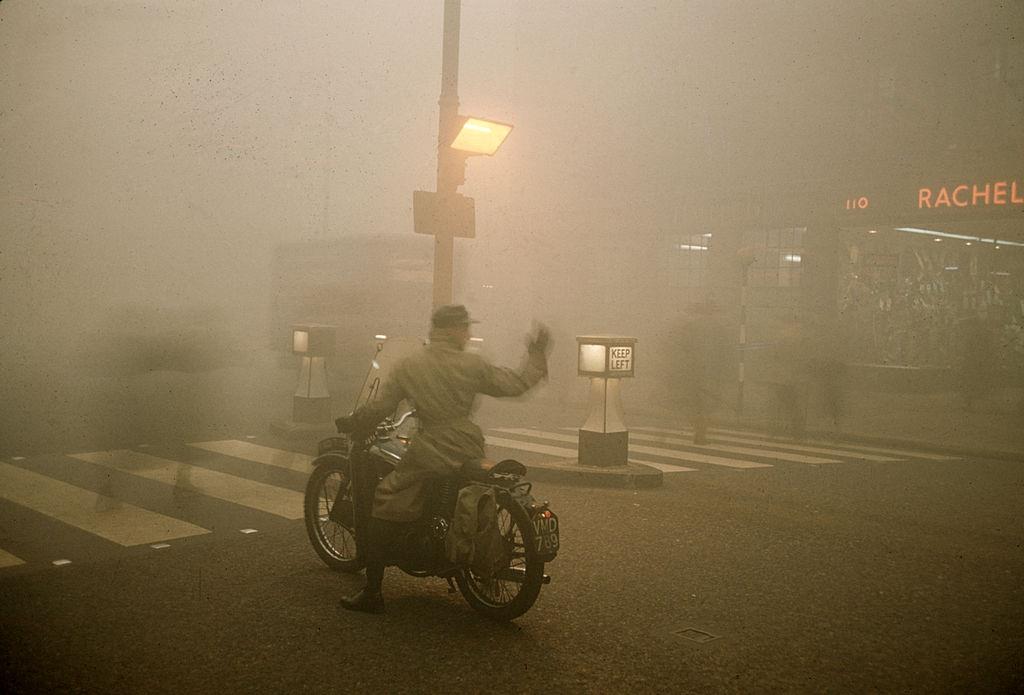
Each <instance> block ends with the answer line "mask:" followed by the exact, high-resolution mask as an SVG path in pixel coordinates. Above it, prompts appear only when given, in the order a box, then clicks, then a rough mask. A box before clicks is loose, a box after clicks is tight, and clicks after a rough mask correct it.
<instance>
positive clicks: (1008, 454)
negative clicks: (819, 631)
mask: <svg viewBox="0 0 1024 695" xmlns="http://www.w3.org/2000/svg"><path fill="white" fill-rule="evenodd" d="M640 412H641V413H642V414H643V415H647V416H654V417H660V418H663V419H668V420H675V421H678V420H679V416H678V415H677V414H674V413H671V412H669V411H660V410H657V409H653V408H648V409H646V410H645V411H643V410H642V411H640ZM708 427H709V429H711V430H714V429H715V428H716V427H725V428H737V429H746V430H749V431H751V432H755V433H758V434H762V435H765V436H768V435H769V433H768V431H767V430H766V428H765V427H764V424H763V423H762V422H758V421H750V420H742V419H735V420H727V419H722V420H717V421H715V422H712V423H710V424H709V426H708ZM804 438H805V439H820V440H826V441H833V442H836V443H843V442H845V443H849V444H864V445H867V446H872V445H873V446H884V447H891V448H902V449H920V450H922V451H927V452H929V453H935V454H947V455H950V456H959V457H962V458H985V459H997V460H1004V461H1024V450H1022V451H1013V450H1009V449H990V448H986V447H977V446H969V445H963V444H937V443H935V442H933V441H928V440H924V439H906V438H902V437H889V436H884V435H871V434H863V433H860V432H844V431H838V430H822V429H808V430H806V431H805V433H804ZM793 441H796V440H793Z"/></svg>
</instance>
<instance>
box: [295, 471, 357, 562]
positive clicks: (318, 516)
mask: <svg viewBox="0 0 1024 695" xmlns="http://www.w3.org/2000/svg"><path fill="white" fill-rule="evenodd" d="M337 505H344V506H343V507H341V508H338V507H337ZM303 506H304V509H303V512H304V513H303V516H304V517H305V520H306V534H307V535H308V536H309V541H310V543H312V544H313V549H314V550H315V551H316V554H317V555H319V556H320V559H321V560H323V561H324V564H326V565H327V566H328V567H330V568H331V569H332V570H339V571H341V572H349V573H355V572H358V571H359V570H360V569H362V567H363V563H362V562H360V561H359V560H358V559H357V557H356V534H355V528H354V522H353V521H352V520H353V519H354V516H355V514H354V508H353V502H352V476H351V471H350V466H349V462H348V461H347V460H345V459H344V458H341V457H339V456H332V457H331V460H330V461H327V462H324V463H321V464H319V465H317V466H316V467H315V468H314V469H313V473H312V474H311V475H310V476H309V481H308V482H307V483H306V494H305V500H304V505H303ZM346 520H347V523H346Z"/></svg>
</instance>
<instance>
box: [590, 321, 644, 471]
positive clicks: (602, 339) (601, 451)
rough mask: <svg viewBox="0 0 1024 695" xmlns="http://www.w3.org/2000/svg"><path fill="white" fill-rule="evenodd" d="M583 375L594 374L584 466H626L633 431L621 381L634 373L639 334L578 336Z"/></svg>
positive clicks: (591, 375) (591, 382)
mask: <svg viewBox="0 0 1024 695" xmlns="http://www.w3.org/2000/svg"><path fill="white" fill-rule="evenodd" d="M576 343H577V345H578V346H579V349H578V371H577V374H578V375H579V376H586V377H590V413H589V415H588V416H587V421H586V422H585V423H583V427H581V428H580V437H579V463H580V465H582V466H600V467H608V466H625V465H626V461H627V459H628V457H629V431H628V430H627V429H626V425H625V423H624V422H623V418H622V400H621V398H620V384H621V379H623V378H624V377H632V376H633V374H634V360H633V357H634V353H635V347H636V338H627V337H623V336H607V335H604V336H594V335H590V336H576Z"/></svg>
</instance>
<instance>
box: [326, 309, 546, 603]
mask: <svg viewBox="0 0 1024 695" xmlns="http://www.w3.org/2000/svg"><path fill="white" fill-rule="evenodd" d="M471 323H476V322H475V321H472V320H471V319H470V317H469V313H468V312H467V311H466V308H465V307H464V306H462V305H446V306H442V307H439V308H438V309H437V310H435V311H434V313H433V316H432V317H431V331H430V342H429V343H428V344H427V345H426V346H425V347H424V348H423V349H422V350H420V351H419V352H417V353H416V354H414V355H411V356H409V357H407V358H405V359H404V360H402V361H401V362H399V363H398V365H397V366H396V367H395V369H394V371H393V372H392V373H391V376H390V377H389V379H388V381H387V383H386V384H385V385H384V389H383V391H382V396H381V398H380V399H379V400H378V401H375V402H373V403H368V404H367V405H365V406H363V407H362V408H360V409H359V410H357V411H356V412H355V413H353V414H352V415H351V416H349V417H343V418H338V420H337V421H336V422H337V424H338V429H339V431H342V432H356V433H357V434H361V435H368V434H369V433H371V432H372V431H373V428H374V427H375V426H376V424H377V423H378V422H380V421H381V420H382V419H383V418H385V417H386V416H388V415H389V414H391V413H393V412H394V411H395V409H396V408H397V407H398V405H399V403H400V402H401V401H403V400H410V401H412V402H413V403H415V407H416V414H417V419H418V421H419V429H418V431H417V432H416V434H415V435H414V437H413V439H412V441H411V442H410V444H409V448H408V450H407V451H406V453H405V456H403V458H402V460H401V461H400V462H399V463H398V464H397V465H396V466H395V469H394V471H392V472H391V473H389V474H388V475H387V476H386V477H385V478H384V479H383V480H382V481H381V482H380V484H379V485H377V488H376V491H375V493H374V501H373V510H372V513H371V515H370V518H369V519H368V520H367V533H365V534H363V536H362V537H361V538H362V539H365V541H366V542H363V543H361V544H360V554H361V555H362V558H363V560H364V561H365V563H366V586H365V587H364V588H363V589H362V590H360V591H359V592H358V593H356V594H355V595H353V596H350V597H345V598H343V599H342V600H341V605H342V606H344V607H345V608H348V609H350V610H357V611H364V612H367V613H382V612H383V611H384V599H383V596H382V594H381V584H382V583H383V579H384V566H385V564H387V559H388V558H387V549H388V546H389V544H390V543H391V539H393V538H394V537H395V536H396V534H397V532H398V530H399V529H400V528H401V527H400V525H401V524H404V523H408V522H411V521H415V520H417V519H419V518H420V516H421V515H422V514H423V512H424V509H425V506H426V503H427V496H428V494H429V490H430V482H431V481H433V480H435V479H437V478H438V477H440V476H445V475H451V474H453V473H457V472H459V471H460V470H462V471H463V472H464V473H466V474H468V475H470V476H472V475H473V473H474V471H476V472H479V470H480V469H481V465H482V461H483V459H484V437H483V433H482V432H481V431H480V428H479V427H477V425H476V424H474V423H473V422H472V420H471V419H470V416H471V414H472V412H473V409H474V408H473V405H474V401H475V400H476V395H477V394H478V393H482V394H485V395H488V396H494V397H505V396H518V395H521V394H523V393H526V392H527V391H528V390H530V389H531V388H532V387H533V386H535V385H536V384H537V383H538V382H540V381H541V380H542V379H543V378H544V377H545V376H547V352H548V350H549V349H550V334H549V333H548V330H547V328H545V327H543V326H541V327H540V328H539V329H538V330H537V332H536V333H535V335H533V336H532V337H531V338H530V339H529V341H528V345H527V347H528V356H527V359H526V361H525V363H524V365H523V366H522V367H521V368H520V369H518V370H515V369H510V368H506V367H496V366H494V365H492V364H491V363H490V362H488V361H487V360H486V359H485V358H483V357H482V356H480V355H478V354H476V353H471V352H466V350H465V348H466V344H467V343H468V342H469V337H470V331H469V326H470V324H471Z"/></svg>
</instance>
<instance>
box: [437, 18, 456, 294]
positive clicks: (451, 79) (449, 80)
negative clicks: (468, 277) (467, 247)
mask: <svg viewBox="0 0 1024 695" xmlns="http://www.w3.org/2000/svg"><path fill="white" fill-rule="evenodd" d="M461 14H462V0H445V3H444V43H443V45H442V50H441V97H440V99H439V100H438V102H437V103H438V105H439V106H440V113H439V116H438V123H437V192H438V193H439V194H441V195H450V194H454V193H455V192H456V191H457V189H458V187H459V184H461V183H462V181H461V178H462V176H461V172H460V171H459V166H460V165H461V164H462V161H461V158H460V157H459V156H458V154H457V153H456V152H455V151H454V150H452V148H451V147H449V145H450V144H451V142H452V140H454V139H455V136H456V135H457V130H458V125H459V22H460V18H461ZM454 245H455V244H454V238H453V236H452V233H451V230H449V229H445V230H443V231H440V232H438V233H437V235H436V236H435V237H434V307H435V308H436V307H439V306H441V305H442V304H451V303H452V294H453V293H452V275H453V273H454V270H453V266H454V255H455V254H454V251H455V249H454Z"/></svg>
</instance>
